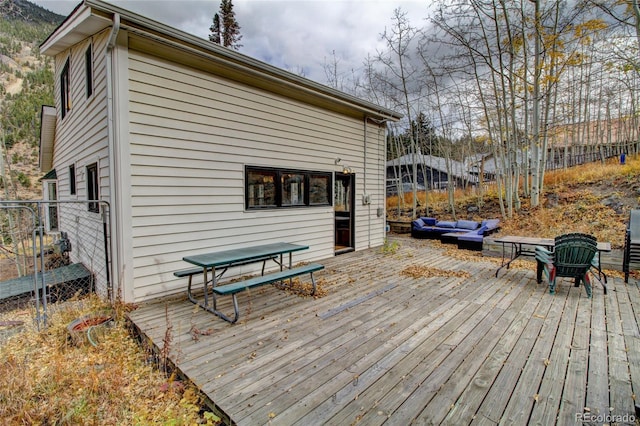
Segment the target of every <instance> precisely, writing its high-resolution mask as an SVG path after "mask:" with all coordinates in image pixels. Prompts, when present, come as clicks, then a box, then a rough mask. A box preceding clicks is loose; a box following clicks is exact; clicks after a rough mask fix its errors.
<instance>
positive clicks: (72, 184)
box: [69, 164, 76, 195]
mask: <svg viewBox="0 0 640 426" xmlns="http://www.w3.org/2000/svg"><path fill="white" fill-rule="evenodd" d="M69 193H70V194H71V195H75V194H76V166H75V165H73V164H72V165H70V166H69Z"/></svg>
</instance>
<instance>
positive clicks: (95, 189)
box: [87, 163, 100, 213]
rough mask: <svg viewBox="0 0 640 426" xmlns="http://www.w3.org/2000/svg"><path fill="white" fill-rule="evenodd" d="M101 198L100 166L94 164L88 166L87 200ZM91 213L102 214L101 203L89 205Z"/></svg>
mask: <svg viewBox="0 0 640 426" xmlns="http://www.w3.org/2000/svg"><path fill="white" fill-rule="evenodd" d="M98 197H100V187H99V182H98V164H97V163H93V164H89V165H88V166H87V200H97V199H98ZM88 209H89V211H90V212H94V213H100V203H97V202H91V203H89V208H88Z"/></svg>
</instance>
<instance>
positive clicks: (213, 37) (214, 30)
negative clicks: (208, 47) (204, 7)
mask: <svg viewBox="0 0 640 426" xmlns="http://www.w3.org/2000/svg"><path fill="white" fill-rule="evenodd" d="M209 31H211V34H209V41H212V42H214V43H216V44H220V15H218V14H217V13H216V14H215V15H213V24H211V26H210V27H209Z"/></svg>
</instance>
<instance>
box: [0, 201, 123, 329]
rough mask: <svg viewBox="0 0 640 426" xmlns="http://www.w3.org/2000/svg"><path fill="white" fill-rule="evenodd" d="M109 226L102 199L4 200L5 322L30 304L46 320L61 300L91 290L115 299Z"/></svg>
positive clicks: (0, 223)
mask: <svg viewBox="0 0 640 426" xmlns="http://www.w3.org/2000/svg"><path fill="white" fill-rule="evenodd" d="M110 229H111V227H110V223H109V205H108V203H105V202H102V201H0V324H2V323H9V324H11V315H12V312H15V311H16V310H24V309H31V310H33V313H34V315H33V317H34V319H35V321H37V323H38V326H39V327H40V326H46V323H47V313H48V312H49V311H50V310H51V309H55V307H56V306H57V304H58V303H59V302H63V301H66V300H70V299H74V298H79V297H82V296H85V295H87V294H90V293H98V294H99V295H100V296H101V297H103V298H108V299H110V300H113V298H114V294H113V293H114V292H113V289H112V284H111V279H110V277H111V262H110V259H111V256H110V246H111V237H110ZM0 330H1V329H0Z"/></svg>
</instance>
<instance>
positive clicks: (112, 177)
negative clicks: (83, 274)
mask: <svg viewBox="0 0 640 426" xmlns="http://www.w3.org/2000/svg"><path fill="white" fill-rule="evenodd" d="M118 31H120V15H119V14H117V13H114V14H113V27H112V28H111V34H109V41H108V42H107V49H106V51H105V60H106V71H107V138H108V153H109V196H110V198H111V200H110V203H109V205H110V208H109V222H110V223H109V224H110V229H111V254H112V256H111V277H112V278H113V281H114V283H115V287H116V289H117V294H115V295H114V294H113V292H111V288H110V287H111V286H110V285H109V283H107V292H111V294H110V299H111V301H114V300H115V297H116V296H117V295H119V296H123V295H122V288H121V283H120V277H121V276H120V274H119V273H114V272H117V271H119V269H120V265H122V263H121V256H122V255H121V252H120V250H119V249H118V242H119V241H120V238H121V235H122V233H121V230H120V221H118V219H117V211H118V209H119V208H120V203H119V202H117V194H118V193H119V191H118V188H117V186H116V185H117V179H116V158H115V153H116V148H115V144H116V134H117V122H116V121H115V120H114V116H115V113H114V111H113V108H114V106H113V105H114V103H113V55H114V52H115V51H114V49H115V46H116V39H117V37H118ZM114 229H115V230H116V232H115V238H114V235H113V230H114ZM105 238H106V236H105ZM106 244H107V243H106V241H105V246H106ZM105 255H107V256H108V253H105ZM114 265H115V267H114ZM108 267H109V265H107V268H108ZM114 269H115V271H114Z"/></svg>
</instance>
